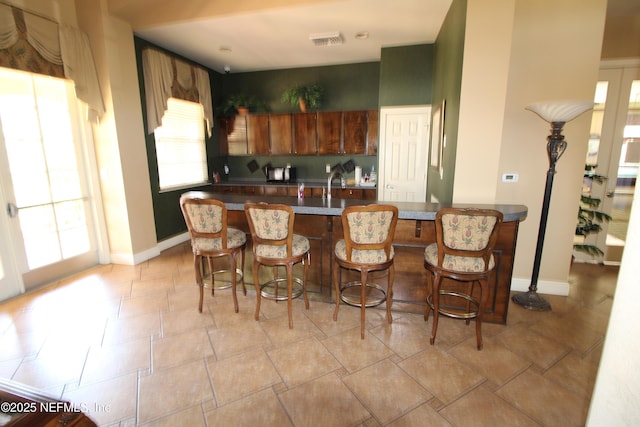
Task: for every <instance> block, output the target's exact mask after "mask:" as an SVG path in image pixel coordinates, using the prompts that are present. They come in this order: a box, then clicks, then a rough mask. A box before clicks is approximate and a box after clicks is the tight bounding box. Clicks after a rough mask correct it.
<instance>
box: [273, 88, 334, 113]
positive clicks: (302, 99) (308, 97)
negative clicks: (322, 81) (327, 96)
mask: <svg viewBox="0 0 640 427" xmlns="http://www.w3.org/2000/svg"><path fill="white" fill-rule="evenodd" d="M323 93H324V88H323V87H322V86H321V85H319V84H318V83H313V84H310V85H296V86H294V87H292V88H291V89H288V90H286V91H285V92H284V93H283V94H282V97H281V101H282V102H285V103H288V104H291V105H292V106H294V107H295V106H298V107H299V108H300V111H302V112H306V111H307V109H308V108H309V109H312V110H315V109H317V108H319V107H320V101H321V100H322V95H323Z"/></svg>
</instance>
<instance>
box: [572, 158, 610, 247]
mask: <svg viewBox="0 0 640 427" xmlns="http://www.w3.org/2000/svg"><path fill="white" fill-rule="evenodd" d="M596 168H597V165H585V169H584V186H583V187H584V190H583V192H582V194H581V196H580V206H579V208H578V223H577V224H576V233H575V235H576V236H579V237H582V239H580V240H581V241H580V242H576V243H574V244H573V249H574V250H576V251H578V252H585V253H587V254H589V255H592V256H602V255H604V252H603V251H602V249H600V248H599V247H598V246H596V245H592V244H587V243H584V239H585V238H586V237H587V236H588V235H589V234H591V233H598V232H600V231H601V230H602V226H601V225H600V224H602V223H603V222H609V221H611V216H610V215H609V214H607V213H605V212H602V211H599V210H597V209H598V207H599V206H600V203H601V202H602V201H601V200H600V199H598V198H594V197H591V187H592V186H593V184H594V183H598V184H602V183H603V182H604V181H605V180H606V179H607V177H606V176H603V175H599V174H597V173H596Z"/></svg>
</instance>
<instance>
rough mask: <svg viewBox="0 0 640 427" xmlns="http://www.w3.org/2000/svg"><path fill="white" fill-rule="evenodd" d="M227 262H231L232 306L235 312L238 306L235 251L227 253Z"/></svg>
mask: <svg viewBox="0 0 640 427" xmlns="http://www.w3.org/2000/svg"><path fill="white" fill-rule="evenodd" d="M229 263H230V264H231V294H232V296H233V308H234V309H235V311H236V313H237V312H238V311H239V308H238V295H236V253H235V252H231V253H230V254H229Z"/></svg>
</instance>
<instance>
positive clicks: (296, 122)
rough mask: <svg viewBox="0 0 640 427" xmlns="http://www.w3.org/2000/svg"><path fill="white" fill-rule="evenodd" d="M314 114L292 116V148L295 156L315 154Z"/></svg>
mask: <svg viewBox="0 0 640 427" xmlns="http://www.w3.org/2000/svg"><path fill="white" fill-rule="evenodd" d="M316 137H317V133H316V114H315V113H299V114H294V115H293V147H294V151H295V154H316V139H317V138H316Z"/></svg>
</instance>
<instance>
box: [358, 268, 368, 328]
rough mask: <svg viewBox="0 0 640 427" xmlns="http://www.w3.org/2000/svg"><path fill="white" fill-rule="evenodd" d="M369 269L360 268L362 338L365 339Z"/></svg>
mask: <svg viewBox="0 0 640 427" xmlns="http://www.w3.org/2000/svg"><path fill="white" fill-rule="evenodd" d="M367 273H368V271H367V269H365V268H363V269H362V270H360V284H361V286H360V339H364V323H365V310H366V308H367Z"/></svg>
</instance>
